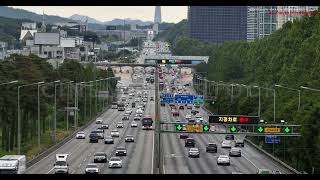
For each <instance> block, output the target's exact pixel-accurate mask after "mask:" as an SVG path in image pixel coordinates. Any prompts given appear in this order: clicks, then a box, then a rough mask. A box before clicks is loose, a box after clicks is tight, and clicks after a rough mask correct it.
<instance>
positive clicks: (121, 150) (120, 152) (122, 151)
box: [116, 147, 127, 156]
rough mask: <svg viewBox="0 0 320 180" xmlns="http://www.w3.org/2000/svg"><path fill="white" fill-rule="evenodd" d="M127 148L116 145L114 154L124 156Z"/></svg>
mask: <svg viewBox="0 0 320 180" xmlns="http://www.w3.org/2000/svg"><path fill="white" fill-rule="evenodd" d="M126 155H127V150H126V148H125V147H117V149H116V156H126Z"/></svg>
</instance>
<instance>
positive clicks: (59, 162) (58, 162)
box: [56, 161, 67, 166]
mask: <svg viewBox="0 0 320 180" xmlns="http://www.w3.org/2000/svg"><path fill="white" fill-rule="evenodd" d="M66 165H67V162H65V161H57V162H56V166H66Z"/></svg>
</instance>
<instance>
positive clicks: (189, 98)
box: [174, 95, 194, 104]
mask: <svg viewBox="0 0 320 180" xmlns="http://www.w3.org/2000/svg"><path fill="white" fill-rule="evenodd" d="M193 97H194V96H193V95H175V96H174V100H175V102H176V103H184V104H187V103H189V104H191V103H192V102H193Z"/></svg>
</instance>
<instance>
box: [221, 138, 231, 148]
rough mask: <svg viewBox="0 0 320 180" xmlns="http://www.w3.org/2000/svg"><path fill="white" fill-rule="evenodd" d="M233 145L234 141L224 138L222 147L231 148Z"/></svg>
mask: <svg viewBox="0 0 320 180" xmlns="http://www.w3.org/2000/svg"><path fill="white" fill-rule="evenodd" d="M231 146H232V142H231V141H230V140H223V141H222V144H221V147H222V148H231Z"/></svg>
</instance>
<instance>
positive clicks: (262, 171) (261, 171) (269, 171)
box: [257, 169, 272, 174]
mask: <svg viewBox="0 0 320 180" xmlns="http://www.w3.org/2000/svg"><path fill="white" fill-rule="evenodd" d="M271 173H272V171H271V170H269V169H258V171H257V174H271Z"/></svg>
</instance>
